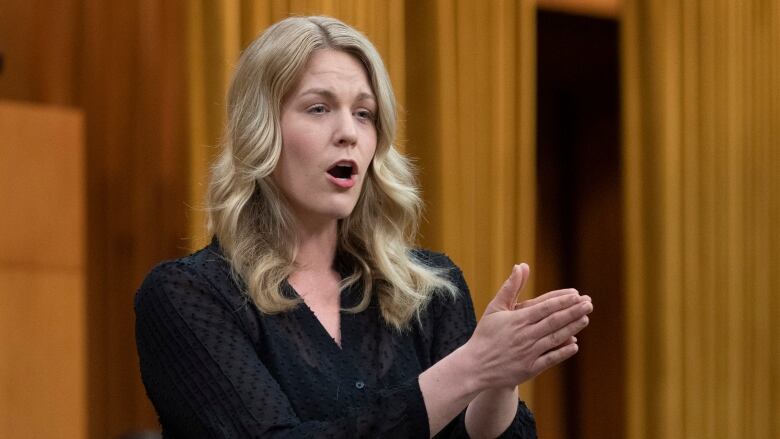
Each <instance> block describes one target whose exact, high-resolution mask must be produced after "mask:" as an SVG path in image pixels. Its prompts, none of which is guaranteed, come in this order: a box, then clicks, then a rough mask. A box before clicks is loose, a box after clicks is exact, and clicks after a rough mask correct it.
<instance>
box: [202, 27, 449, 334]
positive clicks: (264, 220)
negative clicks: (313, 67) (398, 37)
mask: <svg viewBox="0 0 780 439" xmlns="http://www.w3.org/2000/svg"><path fill="white" fill-rule="evenodd" d="M324 48H329V49H335V50H341V51H344V52H346V53H348V54H351V55H352V56H354V57H355V58H356V59H358V60H359V61H361V62H362V64H363V66H364V67H365V68H366V72H367V74H368V77H369V81H370V83H371V86H372V88H373V91H374V94H375V96H376V100H377V106H378V114H377V123H376V129H377V148H376V153H375V154H374V157H373V159H372V162H371V166H370V168H369V170H368V173H367V178H366V180H365V183H364V186H363V188H362V191H361V194H360V197H359V199H358V202H357V205H356V206H355V209H354V210H353V211H352V213H351V214H350V215H349V217H347V218H344V219H342V220H340V221H339V226H338V249H337V251H338V253H339V254H340V255H343V256H346V257H348V258H349V259H350V262H351V265H352V266H353V272H352V273H351V274H350V275H349V276H347V277H346V278H344V279H342V281H341V282H342V284H341V286H342V288H344V287H348V286H350V285H352V284H355V283H357V282H360V283H361V284H362V291H363V296H362V300H361V301H360V302H359V304H358V305H357V306H355V307H354V308H351V309H349V310H348V311H350V312H359V311H362V310H364V309H366V307H367V306H368V304H369V302H370V301H371V297H372V295H374V294H376V295H377V297H378V300H379V305H380V309H381V313H382V317H383V319H384V320H385V322H386V323H387V324H389V325H390V326H392V327H395V328H397V329H399V330H400V329H404V328H407V327H408V325H409V322H410V321H411V320H412V318H413V317H417V318H419V315H420V312H421V310H422V309H424V308H425V306H426V305H427V303H428V302H429V300H430V299H431V297H432V295H433V294H435V293H437V292H448V293H450V294H453V295H454V294H455V293H456V288H455V286H454V285H453V284H452V282H450V280H449V279H448V277H447V273H445V272H444V270H443V269H441V268H435V267H432V266H429V265H428V264H426V262H425V261H423V260H420V259H419V257H418V256H416V254H415V252H414V251H412V245H413V243H414V239H415V236H416V233H417V227H418V221H419V218H420V215H421V208H422V201H421V199H420V196H419V193H418V190H417V187H416V184H415V181H414V175H413V170H412V166H411V164H410V163H409V162H408V160H407V159H406V158H404V156H402V155H401V154H400V153H399V152H398V151H397V150H396V149H395V147H394V146H393V140H394V136H395V128H396V103H395V97H394V95H393V90H392V87H391V85H390V80H389V77H388V75H387V71H386V70H385V67H384V64H383V63H382V59H381V58H380V56H379V53H378V52H377V51H376V49H375V48H374V46H373V45H372V44H371V43H370V42H369V41H368V39H367V38H366V37H365V36H364V35H362V34H361V33H359V32H358V31H356V30H355V29H353V28H351V27H349V26H347V25H346V24H344V23H342V22H341V21H338V20H336V19H333V18H328V17H291V18H287V19H285V20H282V21H280V22H278V23H276V24H274V25H272V26H271V27H269V28H268V29H267V30H266V31H265V32H264V33H263V34H262V35H261V36H260V37H259V38H257V39H256V40H254V41H253V42H252V43H251V44H250V45H249V47H248V48H247V49H246V50H245V51H244V52H243V54H242V56H241V59H240V60H239V63H238V66H237V68H236V71H235V74H234V76H233V80H232V82H231V85H230V88H229V91H228V95H227V124H226V127H225V132H224V134H223V139H222V148H223V149H222V152H221V154H220V156H219V157H218V159H217V161H216V163H215V165H214V167H213V169H212V177H211V183H210V185H209V189H208V201H207V203H208V210H209V229H210V231H211V232H212V233H213V234H214V235H215V236H216V237H217V239H218V240H219V242H220V244H221V246H222V249H223V251H224V253H225V257H226V259H227V260H228V261H229V262H230V265H231V267H232V269H233V272H234V275H237V277H238V278H240V279H241V280H242V281H243V283H244V284H245V286H246V289H247V293H248V295H249V297H251V299H252V300H253V301H254V303H255V304H256V305H257V307H258V308H259V309H260V310H261V311H262V312H265V313H269V314H274V313H279V312H283V311H288V310H291V309H292V308H294V307H295V306H297V305H298V304H299V303H300V302H301V299H300V298H291V297H288V296H286V295H284V294H282V289H281V286H282V284H283V282H284V281H285V279H286V278H287V277H288V276H289V275H290V274H291V273H292V272H293V270H294V267H295V266H294V261H295V256H296V252H297V247H296V243H297V239H296V234H295V229H294V227H293V224H295V222H294V220H293V216H292V214H291V212H290V210H289V208H288V205H287V203H286V201H285V199H284V197H283V196H282V195H281V193H280V191H279V189H278V188H277V187H276V185H275V184H274V183H273V181H272V179H271V173H272V172H273V170H274V168H275V167H276V164H277V162H278V160H279V156H280V153H281V150H282V147H283V146H282V136H281V129H280V123H279V122H280V112H281V106H282V102H283V100H284V98H285V96H286V94H287V93H288V92H289V91H290V90H291V89H292V87H293V86H294V85H295V83H296V81H297V79H298V77H299V76H300V74H301V72H302V70H303V69H304V68H305V66H306V63H307V62H308V60H309V58H310V57H311V55H312V53H314V52H315V51H316V50H320V49H324Z"/></svg>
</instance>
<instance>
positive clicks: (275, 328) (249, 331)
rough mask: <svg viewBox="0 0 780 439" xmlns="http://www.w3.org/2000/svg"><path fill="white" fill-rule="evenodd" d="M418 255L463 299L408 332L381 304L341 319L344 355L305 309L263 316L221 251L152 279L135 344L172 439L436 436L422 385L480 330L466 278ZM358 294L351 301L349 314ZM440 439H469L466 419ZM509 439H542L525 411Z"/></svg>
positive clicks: (143, 291) (141, 300)
mask: <svg viewBox="0 0 780 439" xmlns="http://www.w3.org/2000/svg"><path fill="white" fill-rule="evenodd" d="M418 256H419V257H420V258H421V259H422V260H424V261H426V262H427V263H429V264H431V265H432V266H437V267H445V268H447V269H449V273H450V276H451V280H452V281H453V282H454V283H455V285H457V286H458V287H459V289H460V291H461V295H460V297H459V298H457V299H456V300H453V299H451V298H448V297H446V296H445V295H443V294H442V295H437V296H436V298H435V299H433V300H432V301H431V303H430V304H429V306H428V307H427V308H426V310H425V311H424V313H423V315H422V319H421V322H420V323H419V324H417V323H415V324H414V325H413V326H412V328H411V329H409V330H408V331H405V332H398V331H396V330H394V329H392V328H390V327H388V326H387V325H385V324H384V323H383V321H382V319H381V317H380V314H379V309H378V305H377V302H376V300H372V302H371V304H370V306H369V307H368V309H366V310H365V311H363V312H360V313H357V314H351V313H347V312H342V313H341V337H342V339H341V347H339V346H338V345H337V344H336V343H335V341H334V340H333V339H332V338H331V337H330V336H329V335H328V333H327V331H326V330H325V329H324V328H323V327H322V326H321V325H320V323H319V320H318V319H317V317H316V316H315V315H314V314H313V313H312V312H311V310H310V309H309V308H308V307H307V306H306V305H305V304H301V305H299V306H298V307H296V308H295V309H294V310H292V311H290V312H286V313H282V314H278V315H268V314H263V313H261V312H260V311H259V310H258V309H257V308H256V307H255V306H254V304H253V303H252V302H251V300H249V299H248V297H247V296H246V294H244V293H243V292H242V287H241V286H240V285H239V284H237V283H236V282H235V281H234V279H233V277H232V276H231V271H230V267H229V265H228V263H227V262H226V261H225V260H224V259H223V257H222V254H221V252H220V248H219V244H218V243H217V242H216V241H214V242H212V243H211V245H209V246H208V247H206V248H205V249H203V250H200V251H199V252H197V253H194V254H192V255H190V256H188V257H186V258H183V259H179V260H176V261H170V262H165V263H162V264H160V265H159V266H157V267H156V268H154V269H153V270H152V272H151V273H150V274H149V275H148V276H147V278H146V280H144V282H143V284H142V285H141V288H140V289H139V291H138V293H137V295H136V298H135V312H136V340H137V345H138V355H139V358H140V363H141V375H142V378H143V382H144V385H145V386H146V390H147V394H148V396H149V399H151V401H152V403H153V404H154V407H155V409H156V410H157V414H158V416H159V419H160V424H161V425H162V429H163V435H164V437H166V438H259V437H285V438H287V437H296V438H298V437H317V438H319V437H326V438H357V437H371V438H373V437H392V438H405V437H419V438H427V437H429V430H428V418H427V413H426V409H425V404H424V403H423V398H422V394H421V392H420V386H419V384H418V381H417V378H418V376H419V374H420V373H421V372H423V371H424V370H426V369H427V368H428V367H430V366H431V365H433V364H434V363H436V362H437V361H438V360H440V359H441V358H443V357H444V356H446V355H447V354H449V353H450V352H452V351H453V350H454V349H456V348H457V347H459V346H461V345H462V344H463V343H465V342H466V341H467V340H468V338H469V337H470V336H471V334H472V332H473V330H474V327H475V325H476V321H475V317H474V309H473V306H472V302H471V298H470V296H469V292H468V288H467V286H466V283H465V281H464V279H463V276H462V274H461V272H460V270H459V269H458V268H457V267H456V266H455V265H454V264H453V263H452V262H451V261H450V260H449V258H447V257H446V256H444V255H440V254H436V253H431V252H426V251H420V252H419V254H418ZM340 271H341V270H340ZM345 274H346V273H342V276H343V275H345ZM358 288H359V287H353V288H348V289H345V290H344V291H342V295H341V296H342V298H341V301H342V308H348V307H350V306H352V305H354V304H355V303H356V302H355V301H356V300H357V299H358V297H357V296H358V294H359V291H358ZM283 289H284V293H285V294H292V295H295V294H296V293H295V291H293V290H292V287H290V286H289V285H288V284H285V286H284V287H283ZM439 437H467V435H466V430H465V425H464V414H463V413H461V414H460V416H458V417H457V418H455V419H454V420H453V421H452V422H451V423H450V424H449V425H448V426H447V427H446V428H445V429H444V430H443V431H442V432H441V433H440V434H439ZM502 437H523V438H526V437H529V438H530V437H536V433H535V425H534V419H533V416H532V415H531V413H530V411H528V409H527V408H526V406H525V405H524V404H523V403H522V402H521V403H520V405H519V409H518V412H517V415H516V417H515V420H514V422H513V423H512V425H511V426H510V427H509V429H508V430H507V431H506V432H505V433H504V435H503V436H502Z"/></svg>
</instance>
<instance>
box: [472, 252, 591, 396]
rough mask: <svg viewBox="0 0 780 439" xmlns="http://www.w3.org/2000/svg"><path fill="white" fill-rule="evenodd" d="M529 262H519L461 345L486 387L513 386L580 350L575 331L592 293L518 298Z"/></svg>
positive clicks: (568, 291) (584, 318)
mask: <svg viewBox="0 0 780 439" xmlns="http://www.w3.org/2000/svg"><path fill="white" fill-rule="evenodd" d="M529 271H530V270H529V268H528V265H526V264H520V265H515V266H514V268H513V269H512V274H511V276H510V277H509V279H507V280H506V282H504V284H503V285H502V286H501V288H500V289H499V290H498V293H497V294H496V297H495V298H494V299H493V300H492V301H491V302H490V304H488V306H487V308H486V310H485V314H484V315H483V316H482V319H481V320H480V321H479V323H478V324H477V328H476V330H475V331H474V334H473V335H472V337H471V339H469V341H468V342H467V343H466V344H465V345H464V346H463V348H464V350H465V351H466V352H468V354H469V356H470V357H471V358H473V359H474V361H476V362H478V364H479V365H480V370H479V372H478V377H477V378H478V380H479V381H480V383H481V385H482V386H484V387H485V388H497V387H498V388H500V387H514V386H516V385H517V384H518V383H522V382H525V381H528V380H530V379H531V378H533V377H535V376H536V375H538V374H539V373H541V372H542V371H544V370H546V369H548V368H550V367H552V366H555V365H557V364H559V363H561V362H562V361H564V360H566V359H568V358H569V357H571V356H572V355H574V354H575V353H577V349H578V347H577V343H576V338H575V337H574V335H575V334H577V333H578V332H580V331H581V330H582V329H583V328H585V327H586V326H587V325H588V317H587V315H588V314H590V313H591V312H592V311H593V305H592V304H591V301H590V297H588V296H580V295H579V293H578V292H577V290H574V289H565V290H556V291H551V292H549V293H547V294H544V295H542V296H539V297H537V298H534V299H531V300H528V301H525V302H522V303H519V304H518V303H516V300H517V295H518V293H519V291H520V290H521V289H522V288H523V286H524V285H525V283H526V280H527V279H528V274H529Z"/></svg>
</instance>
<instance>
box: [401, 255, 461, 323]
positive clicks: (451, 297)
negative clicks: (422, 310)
mask: <svg viewBox="0 0 780 439" xmlns="http://www.w3.org/2000/svg"><path fill="white" fill-rule="evenodd" d="M412 257H413V258H415V259H416V260H417V261H418V262H420V263H421V264H423V265H425V266H427V267H429V268H433V269H434V271H436V272H437V274H438V275H439V276H441V277H444V278H445V279H446V280H448V281H449V282H450V283H452V285H453V286H454V287H455V292H454V294H451V293H449V292H448V291H446V290H442V291H438V292H437V293H436V294H434V295H433V296H432V297H431V301H430V303H429V305H428V307H427V309H426V311H427V313H429V314H430V315H431V316H432V317H433V318H440V317H441V315H442V313H445V312H451V311H454V310H456V309H458V310H460V311H461V312H463V313H465V314H466V315H468V314H469V313H471V314H473V312H474V311H473V303H472V300H471V294H470V292H469V287H468V285H467V284H466V279H465V277H464V276H463V272H462V271H461V269H460V267H458V265H457V264H456V263H455V262H453V260H452V259H451V258H450V257H449V256H447V255H446V254H444V253H439V252H435V251H431V250H427V249H422V248H417V249H414V250H413V251H412Z"/></svg>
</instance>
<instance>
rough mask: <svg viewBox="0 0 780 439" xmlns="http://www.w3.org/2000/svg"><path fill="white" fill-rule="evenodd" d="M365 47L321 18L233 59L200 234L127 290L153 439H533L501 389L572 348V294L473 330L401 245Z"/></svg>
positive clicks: (425, 260) (411, 214)
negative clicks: (208, 236)
mask: <svg viewBox="0 0 780 439" xmlns="http://www.w3.org/2000/svg"><path fill="white" fill-rule="evenodd" d="M395 124H396V113H395V101H394V97H393V92H392V89H391V87H390V82H389V79H388V76H387V72H386V70H385V68H384V66H383V64H382V60H381V59H380V57H379V55H378V53H377V51H376V50H375V49H374V47H373V46H372V45H371V43H370V42H369V41H368V40H367V39H366V38H365V37H364V36H363V35H361V34H360V33H358V32H357V31H355V30H354V29H352V28H350V27H348V26H346V25H345V24H343V23H341V22H340V21H338V20H334V19H331V18H324V17H297V18H288V19H286V20H283V21H281V22H279V23H277V24H275V25H273V26H271V27H270V28H269V29H268V30H266V31H265V33H263V35H262V36H261V37H260V38H258V39H257V40H255V41H254V42H253V43H252V44H251V45H250V46H249V47H248V48H247V49H246V51H245V52H244V53H243V55H242V57H241V60H240V62H239V64H238V67H237V69H236V72H235V76H234V78H233V81H232V84H231V86H230V90H229V94H228V117H227V127H226V132H225V135H224V139H223V151H222V154H221V156H220V157H219V159H218V161H217V164H216V165H215V167H214V169H213V175H212V182H211V185H210V188H209V209H210V228H211V230H212V231H213V233H214V237H215V238H214V240H213V241H212V243H211V245H209V246H208V247H206V248H205V249H203V250H201V251H199V252H197V253H195V254H193V255H190V256H188V257H186V258H183V259H180V260H177V261H172V262H167V263H163V264H161V265H159V266H158V267H156V268H155V269H154V270H153V271H152V272H151V273H150V274H149V276H148V277H147V278H146V280H145V281H144V283H143V285H142V286H141V288H140V290H139V292H138V294H137V296H136V315H137V327H136V332H137V343H138V352H139V357H140V362H141V373H142V376H143V380H144V384H145V386H146V389H147V393H148V395H149V398H150V399H151V400H152V402H153V403H154V406H155V408H156V410H157V412H158V414H159V417H160V422H161V424H162V427H163V432H164V435H165V436H166V437H176V438H199V437H220V438H221V437H230V438H233V437H235V438H244V437H432V436H434V435H437V434H440V435H441V436H445V437H466V435H467V433H468V435H470V436H471V437H497V436H499V435H502V434H503V435H506V436H516V437H533V436H535V426H534V421H533V417H532V415H531V413H530V412H529V411H528V409H527V408H526V407H525V405H524V404H520V403H518V397H517V393H516V384H517V383H519V382H523V381H526V380H529V379H531V378H532V377H534V376H535V375H537V374H538V373H540V372H541V371H542V370H544V369H546V368H548V367H550V366H553V365H555V364H558V363H560V362H561V361H563V360H565V359H566V358H568V357H570V356H572V355H573V354H574V353H576V351H577V345H576V339H575V338H574V335H575V334H576V333H577V332H579V331H580V330H581V329H582V328H584V327H585V326H586V325H587V323H588V320H587V314H588V313H590V311H591V310H592V305H591V304H590V300H589V298H587V297H586V296H580V295H579V294H578V293H577V292H576V291H575V290H561V291H555V292H551V293H548V294H546V295H543V296H541V297H539V298H536V299H534V300H532V301H529V302H525V303H523V304H518V305H516V304H515V298H516V296H517V293H518V291H519V290H520V289H521V288H522V285H523V283H524V282H525V279H526V278H527V277H528V267H527V265H525V264H522V265H518V266H515V267H514V269H513V270H512V274H511V276H510V277H509V279H508V280H507V281H506V283H505V284H504V285H503V286H502V287H501V289H500V290H499V292H498V294H497V295H496V298H495V299H494V300H493V301H492V302H491V303H490V305H489V306H488V309H487V311H486V312H485V315H484V316H483V318H482V319H481V321H480V322H479V325H476V322H475V318H474V311H473V307H472V302H471V298H470V296H469V292H468V288H467V287H466V283H465V281H464V279H463V276H462V274H461V272H460V270H459V269H458V268H457V267H455V266H454V265H453V264H452V262H451V261H450V260H449V259H448V258H447V257H446V256H443V255H440V254H436V253H432V252H427V251H422V250H415V249H413V248H412V242H413V239H414V236H415V233H416V227H417V221H418V218H419V215H420V205H421V202H420V199H419V196H418V193H417V190H416V187H415V186H414V182H413V177H412V174H411V171H410V166H409V164H408V163H407V161H406V160H405V159H404V158H403V157H402V156H401V155H400V154H399V153H398V152H397V151H396V150H395V149H394V147H393V135H394V130H395Z"/></svg>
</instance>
